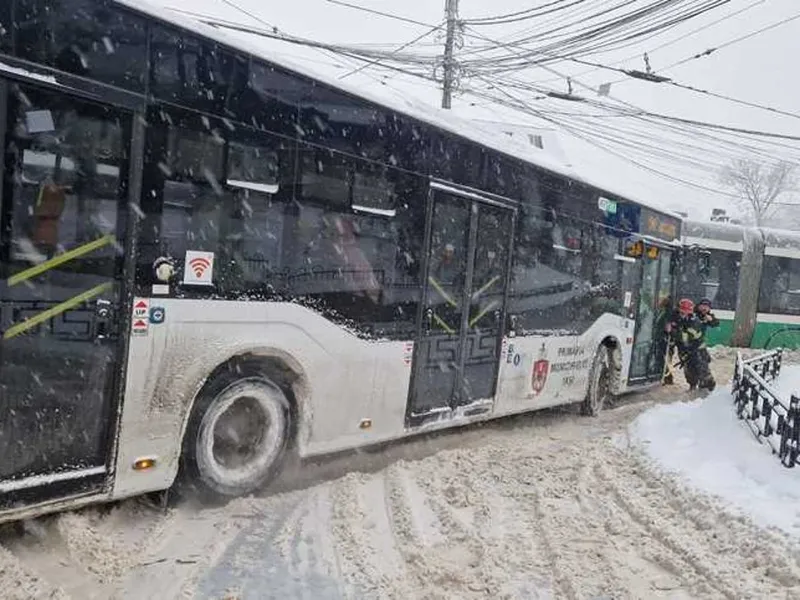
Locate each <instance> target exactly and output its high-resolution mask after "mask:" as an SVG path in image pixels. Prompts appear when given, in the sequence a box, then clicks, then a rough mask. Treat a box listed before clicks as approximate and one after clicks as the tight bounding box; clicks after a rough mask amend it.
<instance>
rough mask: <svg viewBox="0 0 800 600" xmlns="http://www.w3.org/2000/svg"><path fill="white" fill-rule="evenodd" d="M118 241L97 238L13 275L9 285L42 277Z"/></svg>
mask: <svg viewBox="0 0 800 600" xmlns="http://www.w3.org/2000/svg"><path fill="white" fill-rule="evenodd" d="M115 241H116V239H115V238H114V236H113V235H111V234H108V235H104V236H103V237H101V238H97V239H96V240H93V241H91V242H88V243H86V244H83V245H82V246H78V247H77V248H73V249H72V250H68V251H67V252H64V253H63V254H59V255H58V256H54V257H53V258H51V259H50V260H46V261H44V262H41V263H39V264H38V265H35V266H33V267H31V268H30V269H25V270H24V271H20V272H19V273H17V274H15V275H12V276H11V277H9V278H8V285H9V286H12V285H17V284H18V283H22V282H23V281H28V280H29V279H33V278H34V277H36V276H37V275H41V274H42V273H45V272H46V271H49V270H50V269H54V268H56V267H57V266H59V265H63V264H64V263H65V262H69V261H71V260H73V259H76V258H78V257H79V256H83V255H84V254H89V253H90V252H94V251H95V250H99V249H100V248H102V247H103V246H107V245H108V244H113V243H114V242H115Z"/></svg>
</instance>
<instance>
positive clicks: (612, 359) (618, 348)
mask: <svg viewBox="0 0 800 600" xmlns="http://www.w3.org/2000/svg"><path fill="white" fill-rule="evenodd" d="M597 348H598V350H599V349H601V348H605V349H606V351H607V352H608V358H609V363H610V365H611V371H612V380H611V392H612V394H614V395H617V394H619V393H620V392H621V390H622V341H621V340H620V339H619V338H618V337H617V336H616V335H615V334H611V333H609V334H605V335H603V336H602V337H601V339H600V342H599V343H598V345H597ZM589 385H591V381H590V382H589ZM587 391H588V387H587Z"/></svg>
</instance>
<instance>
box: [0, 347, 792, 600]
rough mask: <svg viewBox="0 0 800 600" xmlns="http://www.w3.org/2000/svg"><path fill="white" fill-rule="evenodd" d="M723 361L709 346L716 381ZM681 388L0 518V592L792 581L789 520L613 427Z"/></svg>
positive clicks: (66, 594)
mask: <svg viewBox="0 0 800 600" xmlns="http://www.w3.org/2000/svg"><path fill="white" fill-rule="evenodd" d="M731 364H732V363H731V361H730V360H722V359H718V360H716V361H715V363H714V368H715V370H716V372H717V374H718V376H719V379H720V381H724V380H727V379H728V378H729V375H730V372H731V370H732V369H731ZM685 396H686V392H685V391H684V388H683V387H681V386H675V387H672V388H656V389H654V390H651V391H650V392H647V393H643V394H638V395H635V396H631V397H629V398H627V399H625V400H623V401H620V402H619V403H618V405H617V406H616V407H613V408H612V409H610V410H607V411H605V412H604V413H602V414H601V415H600V416H599V417H598V418H596V419H590V418H583V417H580V416H579V415H577V414H576V411H574V410H571V409H570V410H566V411H564V410H562V411H558V410H556V411H553V410H550V411H541V412H539V413H536V414H532V415H526V416H521V417H517V418H513V419H505V420H502V421H498V422H494V423H491V424H488V425H484V426H481V427H469V428H464V429H460V430H457V431H455V432H448V433H437V434H431V435H426V436H424V437H420V438H417V439H414V440H411V441H407V442H404V443H400V444H393V445H390V446H388V447H385V448H382V449H380V450H376V451H371V452H360V453H353V454H350V455H347V456H345V457H338V458H335V459H330V460H328V461H320V462H315V463H312V464H305V465H302V466H301V465H299V464H296V463H294V464H292V465H290V468H289V470H288V472H287V473H286V475H285V476H284V477H283V479H282V481H280V482H278V484H277V485H276V487H274V488H273V489H272V490H271V491H270V493H269V494H265V495H264V496H262V497H254V498H247V499H242V500H238V501H235V502H232V503H230V504H229V505H227V506H223V507H216V508H198V507H193V506H190V505H186V504H184V505H179V506H177V507H174V508H171V509H169V510H168V511H166V513H161V512H159V511H156V510H153V509H149V508H145V507H144V505H143V504H142V503H141V501H137V500H132V501H128V502H123V503H120V504H117V505H114V506H111V507H99V508H91V509H86V510H82V511H78V512H74V513H70V514H64V515H58V516H51V517H46V518H42V519H38V520H34V521H29V522H26V523H23V524H22V525H20V526H17V527H16V528H14V527H7V528H5V529H4V530H3V531H0V586H1V589H3V591H4V595H3V597H4V598H12V599H16V598H26V599H28V598H51V597H52V598H59V599H66V598H76V599H77V598H80V599H90V598H121V599H122V598H124V599H129V598H130V599H133V600H137V599H140V598H141V599H148V600H149V599H150V598H159V599H162V598H163V599H165V600H168V599H170V598H199V599H209V600H210V599H215V600H218V599H220V598H231V599H234V598H237V599H251V598H252V599H256V598H258V599H263V598H309V599H312V598H313V599H314V600H317V599H320V600H326V599H339V598H358V599H362V598H365V599H371V598H381V599H382V598H398V599H403V600H408V599H417V598H426V599H427V598H432V599H438V598H441V599H445V598H448V599H449V598H453V599H465V600H469V599H473V598H475V599H477V598H487V597H494V598H498V599H505V598H509V599H510V598H525V599H536V598H570V599H573V598H574V599H581V600H583V599H588V598H601V597H605V598H611V597H613V598H619V599H622V598H637V599H642V598H647V599H648V600H649V599H659V598H672V599H682V598H788V597H800V563H799V562H798V560H799V559H798V558H797V557H796V556H795V554H794V553H793V552H792V546H791V545H790V543H789V541H788V540H786V539H784V538H782V537H780V536H777V535H775V534H770V533H768V532H765V531H764V530H762V529H759V528H757V527H756V525H755V524H754V523H753V522H751V521H750V520H748V519H745V518H743V517H741V516H738V515H736V514H733V513H728V512H726V511H724V510H720V507H719V505H718V503H716V502H715V501H713V500H711V499H709V498H708V497H706V496H704V495H702V494H698V493H696V492H693V491H690V489H688V488H687V487H686V486H684V485H682V484H681V483H680V481H679V480H678V479H677V478H675V477H671V476H669V475H666V474H664V473H663V472H662V471H661V470H659V469H654V468H651V466H648V462H647V461H645V460H644V459H642V458H641V456H640V454H639V453H638V452H637V451H636V450H633V451H632V450H629V449H628V448H625V447H621V446H620V445H619V444H618V443H617V438H618V437H619V436H620V435H624V433H625V432H626V431H628V429H629V427H630V426H631V423H633V422H634V421H635V420H636V419H637V417H640V421H637V423H642V422H646V421H647V419H648V418H649V417H646V416H641V415H642V414H643V412H644V411H645V410H647V409H650V408H653V407H657V406H658V405H659V404H662V403H666V402H674V400H676V399H679V400H680V399H684V398H685ZM709 402H710V405H712V406H713V405H714V402H715V400H714V399H713V398H712V399H711V400H710V401H709ZM655 410H658V409H657V408H656V409H655ZM683 410H686V409H685V408H684V409H683ZM708 410H710V409H708ZM731 410H732V409H731ZM644 414H645V415H647V414H649V413H644ZM665 423H669V420H666V421H665ZM665 426H666V425H665ZM721 427H722V426H721V425H720V428H721ZM702 434H703V436H706V435H708V432H707V431H703V432H702ZM677 439H679V440H680V439H681V438H677ZM746 441H747V439H746V436H745V437H744V438H743V443H744V442H746ZM751 443H752V444H755V442H754V441H753V442H751ZM676 447H677V451H680V445H679V444H678V445H676ZM753 450H754V453H755V454H757V453H758V451H759V450H760V449H759V448H757V447H754V448H753ZM766 458H767V459H771V460H774V458H772V457H770V456H767V457H766ZM782 474H784V475H785V473H782Z"/></svg>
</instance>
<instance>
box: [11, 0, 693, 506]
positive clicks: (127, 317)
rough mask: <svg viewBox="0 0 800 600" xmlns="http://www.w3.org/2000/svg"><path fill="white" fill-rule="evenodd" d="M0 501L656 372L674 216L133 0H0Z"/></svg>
mask: <svg viewBox="0 0 800 600" xmlns="http://www.w3.org/2000/svg"><path fill="white" fill-rule="evenodd" d="M0 139H2V140H3V144H4V146H3V147H4V170H3V175H2V187H0V520H10V519H19V518H23V517H28V516H32V515H37V514H42V513H44V512H48V511H56V510H63V509H67V508H74V507H77V506H80V505H85V504H89V503H93V502H101V501H110V500H116V499H120V498H125V497H129V496H133V495H137V494H143V493H148V492H154V491H159V490H165V489H168V488H170V487H171V486H173V485H174V484H175V483H176V481H179V482H185V483H186V484H187V485H191V486H193V487H194V488H195V489H196V490H197V491H198V492H201V493H207V494H209V495H212V496H217V497H222V498H229V497H234V496H238V495H242V494H247V493H251V492H253V491H254V490H256V489H258V488H259V487H261V486H263V485H264V484H265V483H266V482H267V481H268V480H269V479H270V478H272V477H273V476H275V475H276V474H277V473H278V471H279V468H280V464H281V458H282V456H283V455H284V454H285V453H286V452H287V451H292V452H296V453H297V454H299V455H300V456H301V457H310V456H315V455H322V454H326V453H331V452H336V451H342V450H347V449H352V448H357V447H361V446H367V445H372V444H377V443H382V442H387V441H390V440H397V439H400V438H404V437H407V436H409V435H413V434H415V433H417V432H422V431H428V430H431V429H436V428H445V427H453V426H457V425H462V424H466V423H471V422H475V421H479V420H485V419H490V418H495V417H500V416H503V415H510V414H514V413H520V412H525V411H531V410H536V409H540V408H543V407H547V406H554V405H558V404H569V403H581V404H582V406H583V407H584V409H585V412H587V413H589V414H595V413H597V411H599V410H600V409H601V408H602V405H603V402H604V400H605V399H606V398H607V397H609V396H611V395H616V394H621V393H624V392H626V391H628V390H631V389H636V388H637V387H641V386H643V385H647V384H649V383H652V382H656V381H658V380H659V379H660V377H661V372H662V368H663V360H664V348H663V343H662V342H663V339H662V337H661V336H660V335H658V332H660V331H661V329H660V319H662V318H663V316H664V312H663V310H662V309H663V307H664V306H666V302H667V301H668V299H669V296H670V295H671V294H672V293H673V291H674V275H673V274H674V272H675V261H674V256H675V250H676V248H679V247H680V239H681V229H680V228H681V222H680V219H679V218H678V217H677V216H675V215H672V214H668V213H665V212H662V211H659V210H657V209H655V208H652V207H648V206H645V205H643V204H641V203H638V202H634V201H632V200H629V199H626V198H624V197H622V196H620V195H618V194H614V193H612V192H611V191H608V190H605V189H601V188H600V187H598V186H596V185H593V184H592V183H591V182H589V181H587V180H585V179H583V178H581V177H579V176H578V175H577V174H576V173H574V172H571V171H569V170H567V169H565V168H562V167H560V166H559V165H557V164H551V161H549V160H548V159H547V157H546V156H545V155H544V154H543V153H542V152H541V151H540V150H538V149H537V148H534V147H527V146H522V145H516V144H515V143H514V142H512V141H510V140H507V139H506V138H505V136H503V135H502V134H498V135H496V136H495V135H493V134H492V133H482V132H481V131H480V130H478V129H476V128H475V127H474V126H473V125H471V124H469V123H466V122H463V121H460V120H458V119H456V118H455V117H452V116H449V115H447V114H442V112H441V111H438V110H431V109H426V108H424V107H422V106H417V105H414V104H413V103H410V102H406V101H405V100H403V99H400V98H398V99H395V100H394V101H392V102H385V101H381V100H380V99H378V98H374V97H372V96H370V94H369V93H368V92H366V91H363V90H353V89H348V88H345V87H343V86H342V85H341V84H336V83H335V82H331V81H328V80H327V79H325V78H322V77H319V76H314V75H310V74H308V73H306V72H304V71H303V69H301V68H297V67H294V66H293V65H291V64H288V63H286V61H284V60H279V59H278V58H276V57H273V56H271V55H270V54H269V53H268V52H265V51H264V49H263V48H260V47H259V45H258V43H257V42H254V41H252V40H251V39H250V38H247V37H245V36H244V34H226V33H224V32H221V31H219V30H217V29H215V28H212V27H208V26H204V25H201V24H199V23H196V22H194V21H192V20H187V19H186V18H184V17H180V16H177V15H176V14H175V13H173V12H169V11H166V10H163V9H160V8H158V7H152V6H150V5H148V3H147V2H146V1H140V0H124V1H111V0H5V1H4V2H2V3H0Z"/></svg>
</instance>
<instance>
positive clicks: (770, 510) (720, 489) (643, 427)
mask: <svg viewBox="0 0 800 600" xmlns="http://www.w3.org/2000/svg"><path fill="white" fill-rule="evenodd" d="M775 388H776V390H777V391H778V392H779V393H780V394H782V395H783V396H784V397H786V398H787V399H788V396H789V394H790V393H791V392H792V391H795V392H798V393H800V366H785V367H784V368H783V371H782V373H781V375H780V377H779V378H778V380H777V381H776V385H775ZM628 433H629V436H630V440H631V443H632V445H633V446H634V447H637V448H639V449H641V450H642V451H643V452H644V453H645V454H646V455H647V456H648V458H650V459H652V460H653V461H654V462H656V463H657V464H658V466H660V467H661V468H662V469H664V470H667V471H669V472H672V473H676V474H677V475H678V476H679V477H680V478H681V479H683V480H684V481H686V482H687V483H688V484H689V485H690V486H692V487H694V488H695V489H697V490H699V491H701V492H704V493H707V494H711V495H713V496H716V497H718V498H720V499H721V500H722V501H723V502H724V503H726V504H727V505H729V506H730V507H731V508H733V509H735V510H736V511H738V512H740V513H744V514H746V515H748V516H749V517H750V518H752V519H753V521H754V522H756V523H757V524H759V525H761V526H764V527H777V528H779V529H781V530H783V531H784V532H786V533H788V534H789V535H791V536H792V537H795V538H798V542H800V468H795V469H787V468H785V467H783V466H782V465H781V464H780V462H779V461H778V458H777V457H776V456H773V455H772V454H771V451H770V449H769V447H768V446H767V445H766V444H763V445H762V444H759V443H758V442H757V441H756V439H755V438H754V437H753V435H752V433H750V430H749V429H748V428H747V426H746V424H745V423H743V422H742V421H739V420H738V419H737V418H736V413H735V411H734V408H733V399H732V398H731V395H730V390H729V389H727V386H726V387H725V388H721V389H719V390H717V391H716V392H715V393H713V394H711V395H710V396H708V397H706V398H704V399H701V400H696V401H693V402H680V403H675V404H669V405H661V406H658V407H655V408H653V409H650V410H648V411H646V412H644V413H642V414H641V415H640V416H639V417H638V418H637V419H636V420H635V421H634V422H633V423H632V424H631V425H630V426H629V430H628Z"/></svg>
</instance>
